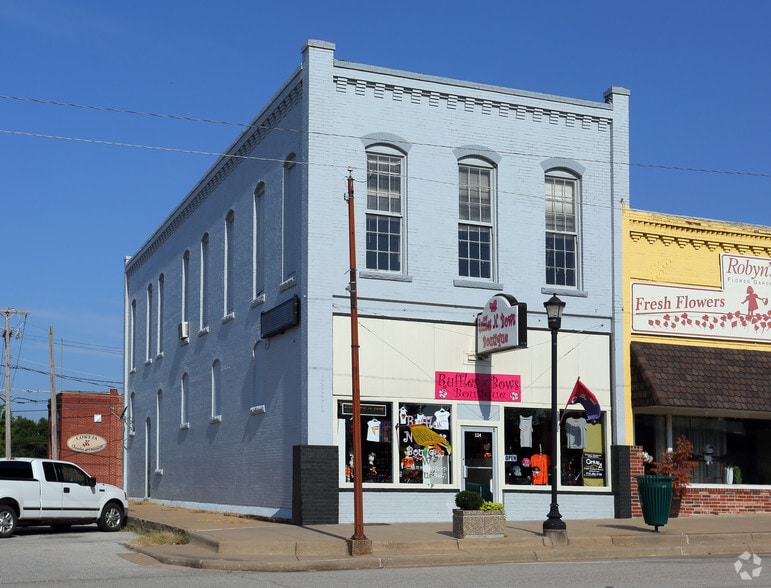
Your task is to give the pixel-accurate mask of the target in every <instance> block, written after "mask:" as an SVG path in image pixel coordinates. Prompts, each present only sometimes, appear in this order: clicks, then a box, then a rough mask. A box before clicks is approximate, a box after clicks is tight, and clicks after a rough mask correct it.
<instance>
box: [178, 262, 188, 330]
mask: <svg viewBox="0 0 771 588" xmlns="http://www.w3.org/2000/svg"><path fill="white" fill-rule="evenodd" d="M180 294H181V296H180V313H179V315H180V323H181V324H180V326H179V338H180V339H182V340H187V338H188V335H189V332H190V331H189V329H190V251H185V253H183V254H182V292H181V293H180Z"/></svg>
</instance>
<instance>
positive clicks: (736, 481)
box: [733, 466, 742, 484]
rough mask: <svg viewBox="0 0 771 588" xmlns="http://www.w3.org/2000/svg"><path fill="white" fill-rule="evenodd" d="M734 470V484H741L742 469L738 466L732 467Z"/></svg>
mask: <svg viewBox="0 0 771 588" xmlns="http://www.w3.org/2000/svg"><path fill="white" fill-rule="evenodd" d="M733 469H734V484H741V483H742V468H740V467H739V466H733Z"/></svg>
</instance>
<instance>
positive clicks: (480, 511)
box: [452, 490, 506, 539]
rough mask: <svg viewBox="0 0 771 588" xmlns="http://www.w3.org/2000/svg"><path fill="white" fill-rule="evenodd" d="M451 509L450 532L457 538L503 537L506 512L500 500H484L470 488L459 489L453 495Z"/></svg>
mask: <svg viewBox="0 0 771 588" xmlns="http://www.w3.org/2000/svg"><path fill="white" fill-rule="evenodd" d="M455 506H457V507H458V508H456V509H453V511H452V532H453V535H455V537H457V538H458V539H465V538H467V537H503V529H504V527H505V524H506V512H505V511H504V510H503V504H501V503H500V502H491V501H489V500H484V499H483V498H482V495H481V494H479V493H478V492H474V491H471V490H461V491H460V492H458V493H457V494H456V495H455Z"/></svg>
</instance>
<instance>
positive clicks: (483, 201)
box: [458, 157, 495, 280]
mask: <svg viewBox="0 0 771 588" xmlns="http://www.w3.org/2000/svg"><path fill="white" fill-rule="evenodd" d="M494 172H495V169H494V168H493V166H492V165H491V164H490V163H489V162H487V161H486V160H483V159H479V158H475V157H467V158H464V159H462V160H461V161H459V162H458V275H459V276H463V277H468V278H482V279H486V280H492V279H493V277H494V275H493V274H494V272H493V270H494V255H493V253H494V251H495V230H494V229H495V226H494V220H495V186H494V182H495V176H494Z"/></svg>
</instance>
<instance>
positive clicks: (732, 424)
mask: <svg viewBox="0 0 771 588" xmlns="http://www.w3.org/2000/svg"><path fill="white" fill-rule="evenodd" d="M680 435H685V437H687V438H688V440H689V441H690V442H691V443H692V444H693V454H694V461H695V462H696V468H695V469H694V472H693V482H694V483H696V484H735V483H737V479H739V478H738V476H740V479H741V483H742V484H763V485H766V484H771V461H769V460H768V458H767V456H766V453H765V452H766V451H767V448H768V447H769V446H771V427H769V426H768V421H764V420H757V419H730V418H715V417H713V418H709V417H688V416H673V417H672V432H671V437H670V438H671V439H677V438H678V437H679V436H680ZM666 439H667V434H666V418H665V417H664V416H659V415H637V416H636V417H635V443H636V444H637V445H640V446H642V448H643V449H644V450H645V451H647V452H648V453H649V454H651V455H652V456H653V458H654V459H655V460H657V461H658V460H660V459H661V454H662V452H664V451H666V449H667V447H666Z"/></svg>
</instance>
